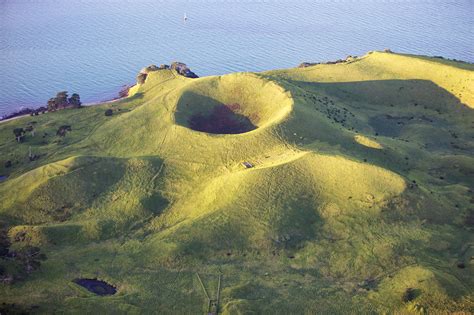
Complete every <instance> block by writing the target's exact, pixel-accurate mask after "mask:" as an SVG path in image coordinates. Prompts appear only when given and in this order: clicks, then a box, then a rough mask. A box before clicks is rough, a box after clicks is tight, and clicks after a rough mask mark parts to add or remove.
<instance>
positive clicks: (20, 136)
mask: <svg viewBox="0 0 474 315" xmlns="http://www.w3.org/2000/svg"><path fill="white" fill-rule="evenodd" d="M13 133H14V134H15V138H16V141H18V142H21V141H23V137H24V136H25V129H23V128H15V129H13Z"/></svg>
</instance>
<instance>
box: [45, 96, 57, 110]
mask: <svg viewBox="0 0 474 315" xmlns="http://www.w3.org/2000/svg"><path fill="white" fill-rule="evenodd" d="M47 106H48V112H53V111H55V110H56V109H58V105H57V104H56V99H55V98H54V97H52V98H50V99H49V100H48V105H47Z"/></svg>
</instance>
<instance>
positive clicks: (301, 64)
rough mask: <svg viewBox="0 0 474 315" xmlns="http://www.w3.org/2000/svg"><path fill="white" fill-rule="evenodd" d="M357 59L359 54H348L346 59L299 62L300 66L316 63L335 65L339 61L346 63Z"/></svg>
mask: <svg viewBox="0 0 474 315" xmlns="http://www.w3.org/2000/svg"><path fill="white" fill-rule="evenodd" d="M355 59H357V56H351V55H349V56H347V57H346V59H338V60H336V61H326V62H302V63H300V64H299V66H298V68H306V67H311V66H316V65H334V64H337V63H345V62H350V61H354V60H355Z"/></svg>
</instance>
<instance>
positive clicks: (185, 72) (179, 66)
mask: <svg viewBox="0 0 474 315" xmlns="http://www.w3.org/2000/svg"><path fill="white" fill-rule="evenodd" d="M170 68H171V69H172V70H176V72H178V73H179V74H180V75H182V76H184V77H186V78H199V77H198V76H197V75H196V74H195V73H194V72H192V71H191V69H189V68H188V66H187V65H186V64H184V63H182V62H177V61H175V62H173V63H172V64H171V66H170Z"/></svg>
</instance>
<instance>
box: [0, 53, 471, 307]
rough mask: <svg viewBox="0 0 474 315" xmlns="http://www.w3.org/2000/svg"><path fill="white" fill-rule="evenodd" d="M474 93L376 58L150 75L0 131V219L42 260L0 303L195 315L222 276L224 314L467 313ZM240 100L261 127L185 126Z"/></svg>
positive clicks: (450, 65) (1, 294)
mask: <svg viewBox="0 0 474 315" xmlns="http://www.w3.org/2000/svg"><path fill="white" fill-rule="evenodd" d="M473 82H474V71H473V69H472V65H469V64H464V63H457V62H453V61H447V60H441V59H435V58H428V57H422V56H412V55H400V54H393V53H381V52H372V53H369V54H367V55H366V56H363V57H360V58H357V59H354V60H352V61H350V62H346V63H342V64H335V65H316V66H312V67H308V68H298V69H284V70H276V71H269V72H263V73H239V74H229V75H225V76H215V77H205V78H200V79H187V78H184V77H181V76H178V75H176V73H174V72H173V71H171V70H158V71H152V72H149V74H148V77H147V79H146V82H145V83H144V84H141V85H136V86H135V87H133V88H132V90H131V96H130V97H128V98H127V99H124V100H121V101H118V102H115V103H109V104H102V105H98V106H93V107H87V108H82V109H75V110H62V111H58V112H55V113H48V114H45V115H40V116H35V117H24V118H20V119H17V120H13V121H9V122H5V123H1V124H0V153H1V154H0V156H1V158H0V162H1V164H0V175H8V176H9V177H8V179H7V180H5V181H3V182H1V183H0V201H1V203H0V221H1V223H2V224H3V226H4V229H6V230H7V231H8V236H9V237H10V239H11V241H12V249H20V248H22V247H25V246H27V245H30V246H37V247H39V248H40V249H41V251H42V252H43V253H45V254H46V256H47V259H46V260H45V261H43V262H42V265H41V267H40V269H39V270H36V271H34V272H32V273H31V274H30V275H28V277H27V278H26V279H25V280H22V281H16V282H15V283H13V284H0V302H1V303H7V304H8V305H7V306H5V307H7V308H10V309H11V310H13V311H18V312H19V311H22V310H23V311H28V312H33V313H52V312H59V313H61V312H67V313H81V314H82V313H92V312H101V313H119V314H120V313H153V312H159V313H165V314H167V313H170V314H171V313H180V314H181V313H190V314H196V313H198V314H199V313H204V312H205V311H206V303H207V302H206V298H205V296H204V293H203V292H202V289H201V287H200V284H199V282H198V280H197V276H196V273H199V274H200V275H201V277H202V278H203V281H204V282H205V286H206V287H207V288H208V290H209V293H210V294H216V290H217V278H218V277H217V276H218V275H219V274H221V275H222V290H221V303H220V312H222V313H225V314H247V313H259V314H260V313H271V314H274V313H280V314H289V313H332V314H334V313H336V314H337V313H341V314H343V313H364V314H365V313H394V312H395V313H396V312H398V313H407V314H411V313H413V314H416V313H424V312H429V313H437V312H461V311H464V312H473V311H474V302H473V299H474V296H473V294H472V289H470V288H472V287H473V286H474V281H473V279H474V277H473V276H474V272H473V270H474V265H473V261H472V257H471V256H472V252H473V251H474V238H473V236H472V235H473V234H472V231H473V225H472V224H473V223H472V217H473V216H474V209H473V205H472V203H473V198H474V196H473V192H472V191H473V189H474V185H473V184H474V182H473V180H472V177H473V176H472V175H473V174H474V166H473V165H474V157H473V152H474V141H473V139H474V131H473V129H472V122H473V119H474V113H473V109H472V108H473V107H474V88H473V87H474V85H473ZM234 103H238V104H240V109H239V114H241V115H245V116H247V117H248V118H249V119H250V120H251V122H252V123H253V124H254V125H255V126H256V127H257V128H256V129H254V130H252V131H250V132H247V133H242V134H227V135H223V134H207V133H202V132H198V131H194V130H191V129H190V128H188V119H189V117H191V116H192V115H193V114H196V113H207V112H209V111H210V110H212V106H213V104H234ZM106 109H112V110H113V115H112V116H105V115H104V112H105V110H106ZM32 121H36V124H35V126H36V127H35V131H36V134H35V136H31V135H30V134H28V135H27V137H26V139H25V141H24V142H23V143H17V142H15V138H14V135H13V132H12V130H13V129H14V128H17V127H26V125H27V124H28V123H29V122H32ZM62 125H71V127H72V131H70V132H68V133H67V134H66V136H65V137H59V136H57V135H56V131H57V129H58V128H59V127H60V126H62ZM30 147H31V150H32V152H33V153H34V154H38V155H40V158H39V159H37V160H35V161H32V162H30V161H29V159H28V151H29V148H30ZM8 160H9V161H11V162H12V166H11V167H8V168H7V167H6V166H5V162H6V161H8ZM243 162H249V163H251V164H252V165H253V167H252V168H249V169H247V168H245V167H244V166H243V165H242V163H243ZM459 263H463V264H464V267H465V268H458V267H457V265H458V264H459ZM0 264H5V265H8V266H7V270H11V268H14V267H13V265H12V264H11V262H6V260H1V261H0ZM78 277H86V278H98V279H101V280H104V281H107V282H108V283H110V284H113V285H114V286H116V287H117V289H118V292H117V294H115V295H113V296H108V297H100V296H95V295H94V294H92V293H90V292H88V291H87V290H85V289H83V288H81V287H79V286H78V285H76V284H74V283H73V282H72V280H73V279H75V278H78ZM408 289H411V290H412V291H410V290H408ZM407 290H408V291H407ZM407 292H412V293H411V294H412V295H410V300H407V298H406V296H407ZM413 292H414V293H413ZM1 303H0V305H1ZM11 304H15V305H14V306H12V305H11ZM1 307H3V306H0V308H1Z"/></svg>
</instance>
